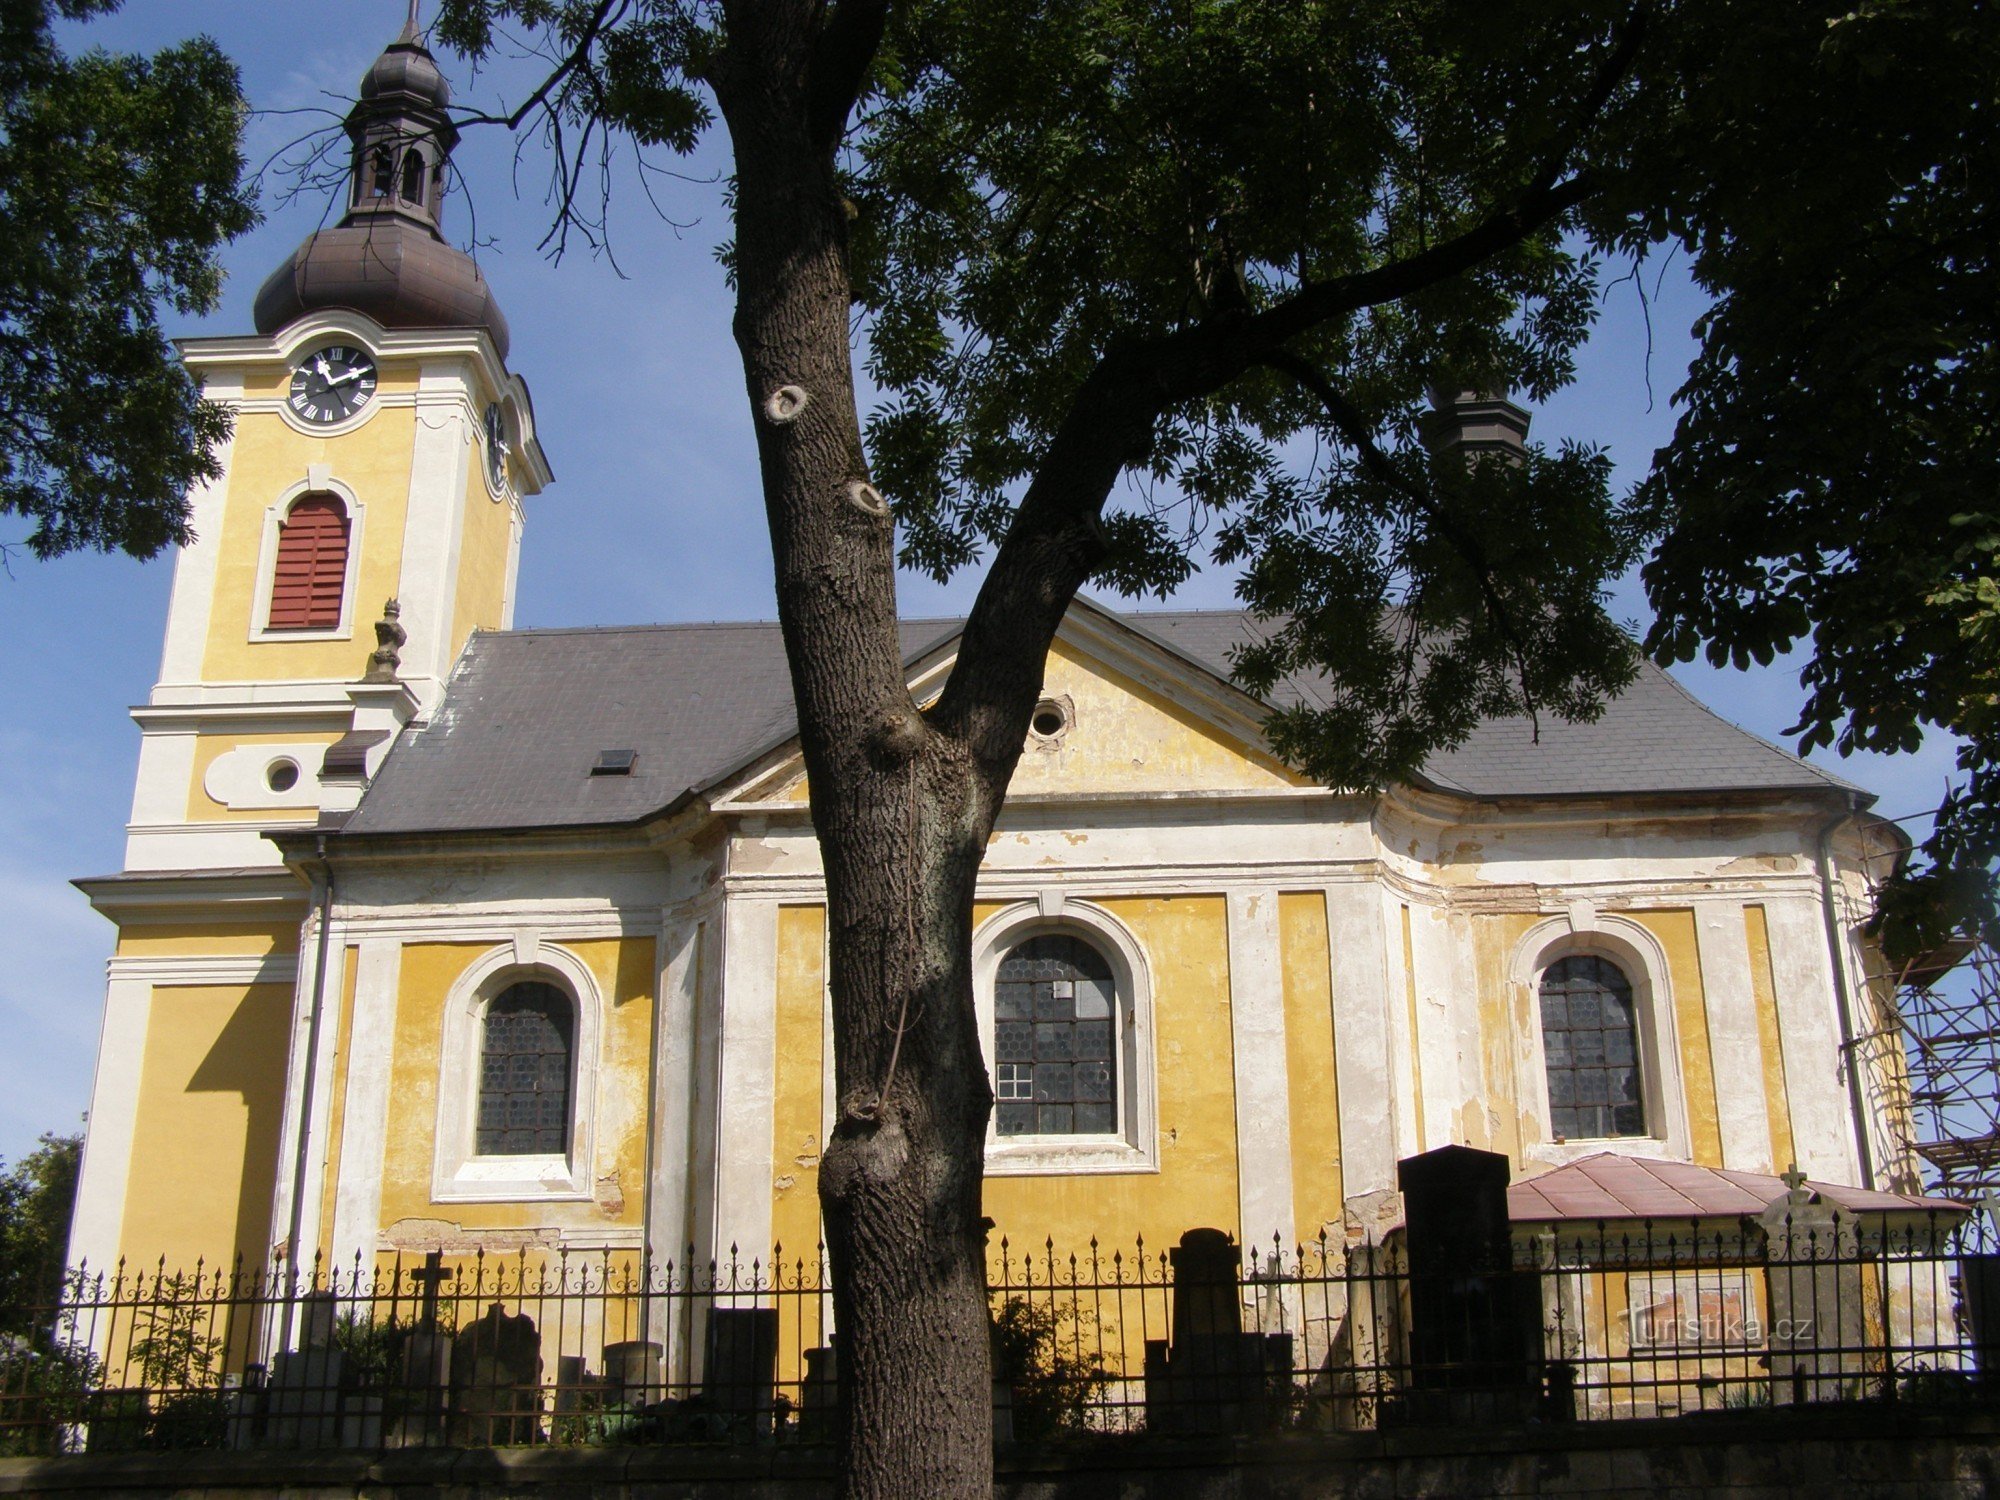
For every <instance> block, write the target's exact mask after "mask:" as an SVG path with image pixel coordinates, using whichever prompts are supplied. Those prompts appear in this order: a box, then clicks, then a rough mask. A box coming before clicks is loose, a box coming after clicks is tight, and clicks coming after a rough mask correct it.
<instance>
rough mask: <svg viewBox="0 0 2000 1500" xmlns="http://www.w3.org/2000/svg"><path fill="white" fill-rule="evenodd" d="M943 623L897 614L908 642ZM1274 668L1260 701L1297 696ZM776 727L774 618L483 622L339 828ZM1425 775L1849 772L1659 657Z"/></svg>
mask: <svg viewBox="0 0 2000 1500" xmlns="http://www.w3.org/2000/svg"><path fill="white" fill-rule="evenodd" d="M1090 607H1092V608H1096V609H1098V610H1099V612H1100V613H1101V614H1103V615H1106V616H1109V617H1110V618H1112V619H1114V620H1116V621H1118V622H1119V623H1121V624H1123V625H1125V626H1127V627H1129V628H1131V629H1132V630H1133V631H1135V632H1136V633H1137V634H1138V635H1140V636H1143V637H1146V638H1148V639H1150V640H1152V641H1153V642H1155V643H1156V644H1158V645H1161V646H1162V647H1164V648H1165V649H1166V650H1168V651H1170V652H1173V653H1177V654H1179V655H1181V656H1182V657H1184V658H1185V659H1187V660H1188V661H1190V662H1191V663H1193V664H1194V665H1196V666H1198V667H1201V668H1205V669H1207V670H1208V671H1210V672H1211V673H1213V674H1214V675H1216V676H1217V677H1221V678H1224V679H1226V678H1227V677H1228V675H1229V649H1230V647H1231V646H1233V645H1235V644H1237V643H1239V642H1241V641H1243V640H1245V639H1247V638H1248V632H1249V631H1251V630H1253V629H1255V623H1254V622H1253V621H1251V620H1250V619H1249V617H1248V616H1247V615H1245V614H1242V613H1240V612H1238V611H1231V610H1218V611H1194V612H1188V611H1181V612H1161V613H1144V614H1121V613H1116V612H1113V611H1109V610H1103V609H1102V608H1101V606H1090ZM958 626H959V622H957V621H953V620H910V621H905V622H904V624H903V649H904V652H905V654H906V656H908V657H912V658H914V657H915V656H916V655H918V654H919V653H922V652H926V651H928V650H929V649H931V648H932V647H934V646H936V645H939V644H942V643H943V642H945V641H947V640H949V639H950V638H951V637H952V636H953V635H954V634H955V633H956V632H957V629H958ZM1314 691H1315V684H1314V683H1313V682H1311V681H1310V680H1304V679H1301V680H1297V681H1293V682H1288V683H1285V684H1282V685H1281V686H1280V688H1279V689H1278V690H1277V691H1276V692H1275V693H1274V694H1273V698H1274V700H1275V702H1276V706H1284V705H1286V704H1289V703H1294V702H1298V701H1300V700H1301V699H1303V698H1309V697H1311V696H1312V694H1313V693H1314ZM792 731H793V717H792V703H791V679H790V676H789V674H788V672H787V670H786V666H785V656H784V645H783V642H782V641H781V639H780V637H779V633H778V627H777V626H776V625H775V624H772V623H754V624H738V625H726V624H717V625H647V626H631V627H613V628H592V629H570V630H517V631H482V632H479V633H477V634H475V635H474V636H473V637H472V640H471V642H470V643H469V644H468V645H467V646H466V648H465V651H464V653H463V654H462V655H461V656H460V658H459V661H458V664H457V666H456V667H455V668H454V669H453V671H452V675H451V678H450V680H449V682H448V683H447V684H446V689H445V696H444V700H443V702H442V704H441V705H440V706H439V708H438V710H437V712H436V714H435V715H434V716H433V717H432V718H431V719H430V721H429V722H428V723H425V724H422V725H413V726H411V728H410V729H408V730H406V731H405V732H404V733H403V735H402V737H401V738H400V739H399V740H398V742H397V744H396V746H395V748H394V749H393V750H391V751H390V753H389V755H388V758H387V759H386V760H385V761H384V763H383V765H382V768H381V770H380V771H379V772H377V774H376V776H375V779H374V781H373V783H372V784H371V785H370V786H369V788H368V791H367V793H366V794H365V795H364V796H363V798H362V800H361V805H360V806H359V807H358V808H357V809H356V810H355V812H354V813H353V814H352V815H351V816H350V817H349V818H348V820H347V822H346V824H345V827H344V830H343V831H344V832H345V833H348V834H388V833H420V832H421V833H428V832H467V831H476V830H482V829H520V828H563V827H582V826H589V825H598V824H615V823H630V822H634V821H637V820H640V819H643V818H646V817H648V816H650V815H652V814H654V813H657V812H659V811H660V810H662V809H664V808H666V807H668V806H670V805H671V804H672V803H673V802H674V801H675V800H676V799H677V798H679V797H680V796H682V794H684V793H686V792H689V791H691V790H693V791H699V790H701V789H703V788H705V787H707V786H708V785H710V784H712V783H714V782H715V781H717V780H719V779H721V778H723V777H725V776H727V775H728V774H729V773H731V772H733V771H735V770H737V769H738V768H740V767H742V766H743V765H745V764H746V763H747V762H749V761H751V760H753V759H754V758H756V757H757V756H758V755H761V754H763V753H764V752H765V751H767V750H770V749H773V748H775V747H776V746H777V745H779V744H781V743H783V742H784V741H785V740H786V739H787V738H789V737H790V735H791V733H792ZM605 750H633V751H636V752H637V758H636V760H635V761H634V764H633V769H632V772H631V774H630V775H626V776H592V775H591V774H590V767H591V765H592V763H593V762H594V761H595V760H596V758H597V756H598V754H599V753H600V752H601V751H605ZM1424 779H1425V780H1427V781H1430V782H1433V783H1435V784H1436V785H1437V786H1439V787H1441V788H1444V789H1446V790H1451V791H1458V792H1463V793H1466V794H1469V795H1473V796H1478V797H1525V796H1538V797H1546V796H1571V795H1589V794H1600V795H1604V794H1608V795H1616V794H1632V793H1646V792H1676V791H1716V790H1754V791H1773V792H1778V791H1792V790H1817V791H1824V790H1826V789H1828V788H1829V787H1831V788H1836V789H1840V790H1843V791H1844V790H1851V788H1849V786H1848V784H1847V783H1845V782H1843V781H1840V780H1839V779H1838V778H1836V777H1833V776H1831V775H1829V774H1827V773H1826V772H1824V771H1820V770H1818V769H1817V768H1815V767H1813V766H1809V765H1807V764H1806V763H1805V762H1803V761H1800V760H1798V759H1797V758H1795V757H1793V756H1791V755H1789V754H1787V753H1786V752H1785V751H1783V750H1780V749H1778V748H1777V747H1776V746H1774V745H1770V744H1767V743H1766V742H1765V741H1763V740H1760V739H1758V738H1756V737H1755V736H1754V735H1751V734H1748V733H1746V732H1745V731H1743V730H1741V729H1738V728H1736V727H1735V726H1734V725H1732V724H1730V723H1728V722H1727V721H1726V720H1724V719H1722V718H1720V717H1718V716H1717V715H1715V714H1714V713H1711V712H1710V711H1709V710H1708V709H1706V708H1704V707H1703V706H1702V705H1701V704H1700V703H1698V702H1697V701H1696V700H1695V699H1694V698H1693V697H1692V696H1690V695H1689V694H1688V693H1687V692H1686V690H1684V689H1683V688H1681V687H1680V686H1679V684H1677V683H1675V682H1674V681H1673V679H1671V678H1670V677H1668V676H1667V675H1666V674H1665V673H1663V672H1659V671H1657V670H1655V669H1653V668H1646V669H1645V670H1644V671H1642V673H1641V675H1640V678H1639V680H1638V682H1636V683H1635V684H1634V685H1633V687H1632V688H1631V689H1630V690H1629V691H1628V692H1627V693H1625V694H1624V696H1622V697H1621V698H1620V699H1618V700H1617V701H1616V702H1615V703H1613V704H1612V705H1611V706H1610V707H1609V708H1608V709H1607V710H1606V712H1605V715H1604V717H1603V718H1602V719H1601V720H1599V721H1598V722H1597V723H1595V724H1564V723H1562V722H1560V721H1545V722H1544V723H1543V725H1542V733H1541V742H1540V743H1539V744H1536V743H1534V742H1533V739H1532V736H1531V733H1530V730H1529V727H1528V725H1527V723H1526V721H1525V720H1501V721H1496V722H1493V723H1489V724H1486V725H1482V726H1481V727H1480V729H1479V730H1478V731H1477V732H1476V733H1475V734H1474V735H1473V737H1472V739H1471V741H1469V742H1468V743H1467V744H1466V745H1464V746H1462V747H1461V748H1459V749H1458V750H1455V751H1451V752H1448V753H1446V754H1442V755H1439V756H1438V757H1436V758H1435V759H1434V760H1433V761H1432V763H1431V764H1430V765H1429V766H1427V767H1426V771H1425V778H1424Z"/></svg>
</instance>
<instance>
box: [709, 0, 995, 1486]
mask: <svg viewBox="0 0 2000 1500" xmlns="http://www.w3.org/2000/svg"><path fill="white" fill-rule="evenodd" d="M815 9H816V8H815V7H813V6H811V5H764V6H751V5H744V6H741V7H739V8H738V9H737V10H735V11H732V14H731V28H730V48H729V55H728V57H727V58H726V59H725V63H724V66H723V68H722V69H721V70H720V72H719V75H718V77H717V79H716V89H717V94H718V97H719V98H720V100H721V102H722V107H723V114H724V117H725V119H726V120H727V122H728V125H729V128H730V131H731V135H732V139H733V144H734V148H735V156H736V167H737V183H736V245H735V253H736V261H735V269H736V276H737V295H738V303H737V314H736V322H735V332H736V338H737V343H738V346H739V348H740V349H741V351H742V356H743V367H744V373H745V377H746V381H747V384H748V393H749V397H750V401H751V404H752V408H753V410H754V411H755V413H756V421H757V439H758V455H759V461H760V464H761V467H762V477H763V485H764V494H765V502H766V513H767V519H768V521H769V525H770V532H771V544H772V552H773V559H774V563H775V566H776V572H777V585H778V614H779V620H780V623H781V625H782V628H783V632H784V639H785V649H786V654H787V657H788V659H789V661H790V665H791V673H792V685H793V691H794V695H795V697H796V700H797V707H798V723H799V738H800V746H801V750H802V752H803V757H804V761H805V766H806V774H807V777H808V782H809V786H810V792H811V808H812V817H813V826H814V830H815V832H816V833H817V834H818V837H819V845H820V850H821V856H822V860H823V864H824V869H825V875H826V891H827V915H828V923H829V932H830V936H831V941H830V945H829V946H830V950H831V974H830V978H831V987H832V999H833V1026H834V1057H835V1078H836V1090H837V1095H838V1101H839V1103H838V1111H839V1117H838V1121H837V1123H836V1125H835V1127H834V1130H833V1133H832V1137H831V1139H830V1140H829V1142H828V1143H827V1148H826V1151H825V1155H824V1157H823V1158H822V1161H821V1166H820V1200H821V1205H822V1208H823V1211H824V1214H825V1218H826V1228H827V1238H828V1249H829V1252H830V1254H831V1257H832V1263H833V1266H832V1269H833V1283H834V1309H835V1317H836V1320H837V1325H838V1329H839V1334H838V1337H839V1341H840V1342H839V1349H840V1378H841V1386H842V1390H843V1393H844V1397H845V1400H844V1402H843V1407H844V1416H843V1420H842V1425H841V1432H840V1449H841V1451H840V1460H841V1461H840V1473H841V1480H842V1482H841V1492H842V1494H843V1495H846V1496H850V1497H854V1500H902V1497H909V1500H918V1497H922V1500H933V1497H949V1500H972V1497H975V1496H976V1497H979V1500H987V1497H989V1496H990V1495H991V1493H992V1439H991V1431H992V1410H991V1383H990V1376H989V1373H988V1364H989V1353H988V1342H987V1340H988V1335H987V1306H986V1290H985V1250H984V1230H983V1223H982V1219H981V1215H980V1176H981V1167H982V1159H983V1152H984V1142H985V1136H986V1121H987V1116H988V1114H989V1112H990V1110H991V1107H992V1094H991V1089H990V1086H989V1085H988V1083H987V1078H986V1070H985V1065H984V1062H983V1060H982V1054H981V1050H980V1046H979V1036H978V1027H977V1022H976V1020H975V1016H974V1010H973V999H972V980H971V973H970V949H971V927H972V898H973V884H974V881H975V879H976V877H977V873H978V868H979V861H980V857H981V855H982V854H983V852H984V849H985V842H986V835H987V832H988V831H989V829H990V827H991V822H992V816H993V812H994V810H995V809H997V807H998V805H999V796H1000V793H1001V792H1002V791H1004V786H1005V779H1004V775H1003V776H1002V777H1001V778H1000V779H999V781H998V783H997V785H996V783H995V782H994V780H993V778H992V777H991V775H990V774H989V768H986V767H982V766H981V765H980V764H979V763H978V762H977V760H976V759H975V757H974V756H972V755H971V754H970V753H969V752H968V750H967V749H966V747H965V746H964V744H963V742H962V741H960V740H959V739H957V738H956V737H954V736H951V735H948V734H943V733H940V732H939V731H938V730H937V729H936V728H935V727H933V726H932V725H931V724H930V723H929V722H928V721H927V720H926V718H925V717H924V715H923V714H922V713H921V712H920V710H919V708H918V706H917V704H916V703H915V702H914V701H913V700H912V699H911V696H910V693H909V690H908V688H907V685H906V681H905V676H904V670H903V659H902V651H901V646H900V637H899V632H898V629H897V618H896V598H895V559H894V550H893V545H894V534H893V523H892V521H891V520H890V518H889V516H888V514H887V508H886V506H884V505H882V504H881V502H880V499H879V497H877V496H876V495H875V493H874V491H873V490H872V489H871V488H870V487H869V486H868V472H867V467H866V462H865V459H864V457H863V453H862V447H861V437H860V429H859V422H858V420H857V417H856V412H855V406H854V397H853V389H854V387H853V370H852V365H851V356H850V345H849V335H848V318H849V315H850V290H849V281H848V274H847V263H846V205H845V203H844V202H843V200H842V197H841V194H840V191H839V184H838V180H837V177H836V174H835V172H834V142H835V140H837V136H838V132H837V130H836V131H835V132H834V133H833V135H832V136H831V137H829V136H828V135H827V133H826V113H827V112H826V108H825V104H824V101H823V99H815V97H814V93H813V88H812V76H811V75H812V62H813V47H814V42H815V36H814V33H813V29H812V25H813V20H812V18H813V14H814V11H815ZM836 123H838V122H836ZM1031 707H1032V704H1030V705H1029V706H1028V707H1026V708H1023V710H1022V725H1023V732H1024V733H1025V725H1026V716H1027V713H1028V711H1029V709H1030V708H1031ZM1017 753H1018V747H1017ZM1005 769H1006V770H1007V771H1011V769H1012V767H1011V762H1009V764H1008V765H1007V767H1006V768H1005Z"/></svg>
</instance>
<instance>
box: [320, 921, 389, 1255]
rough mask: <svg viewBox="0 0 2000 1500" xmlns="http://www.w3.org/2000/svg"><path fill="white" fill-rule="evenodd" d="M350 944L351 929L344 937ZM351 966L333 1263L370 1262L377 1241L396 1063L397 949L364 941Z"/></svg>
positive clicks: (373, 939)
mask: <svg viewBox="0 0 2000 1500" xmlns="http://www.w3.org/2000/svg"><path fill="white" fill-rule="evenodd" d="M348 936H349V938H350V939H352V938H353V937H354V934H353V932H352V931H350V932H349V934H348ZM357 946H358V947H359V950H360V951H359V952H358V953H357V954H356V955H355V963H354V1013H353V1015H352V1016H350V1017H349V1019H348V1042H347V1095H346V1103H345V1105H344V1107H343V1108H342V1111H341V1117H340V1118H341V1127H340V1134H341V1142H340V1176H339V1178H338V1180H337V1181H336V1183H335V1186H334V1200H333V1265H334V1268H335V1269H336V1270H338V1269H340V1268H342V1267H346V1266H351V1265H353V1264H354V1263H355V1262H356V1260H357V1259H358V1260H361V1261H364V1262H369V1261H372V1258H373V1256H374V1254H375V1251H376V1249H377V1247H378V1245H379V1244H380V1242H381V1232H382V1225H381V1218H382V1173H383V1170H384V1166H385V1162H386V1156H387V1151H388V1144H389V1095H390V1091H391V1086H392V1082H393V1070H394V1066H395V1060H396V996H397V990H398V988H399V985H400V982H401V976H402V964H403V948H402V944H400V943H395V942H384V941H382V940H380V939H377V938H363V939H362V940H361V941H360V943H359V944H358V945H357Z"/></svg>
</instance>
